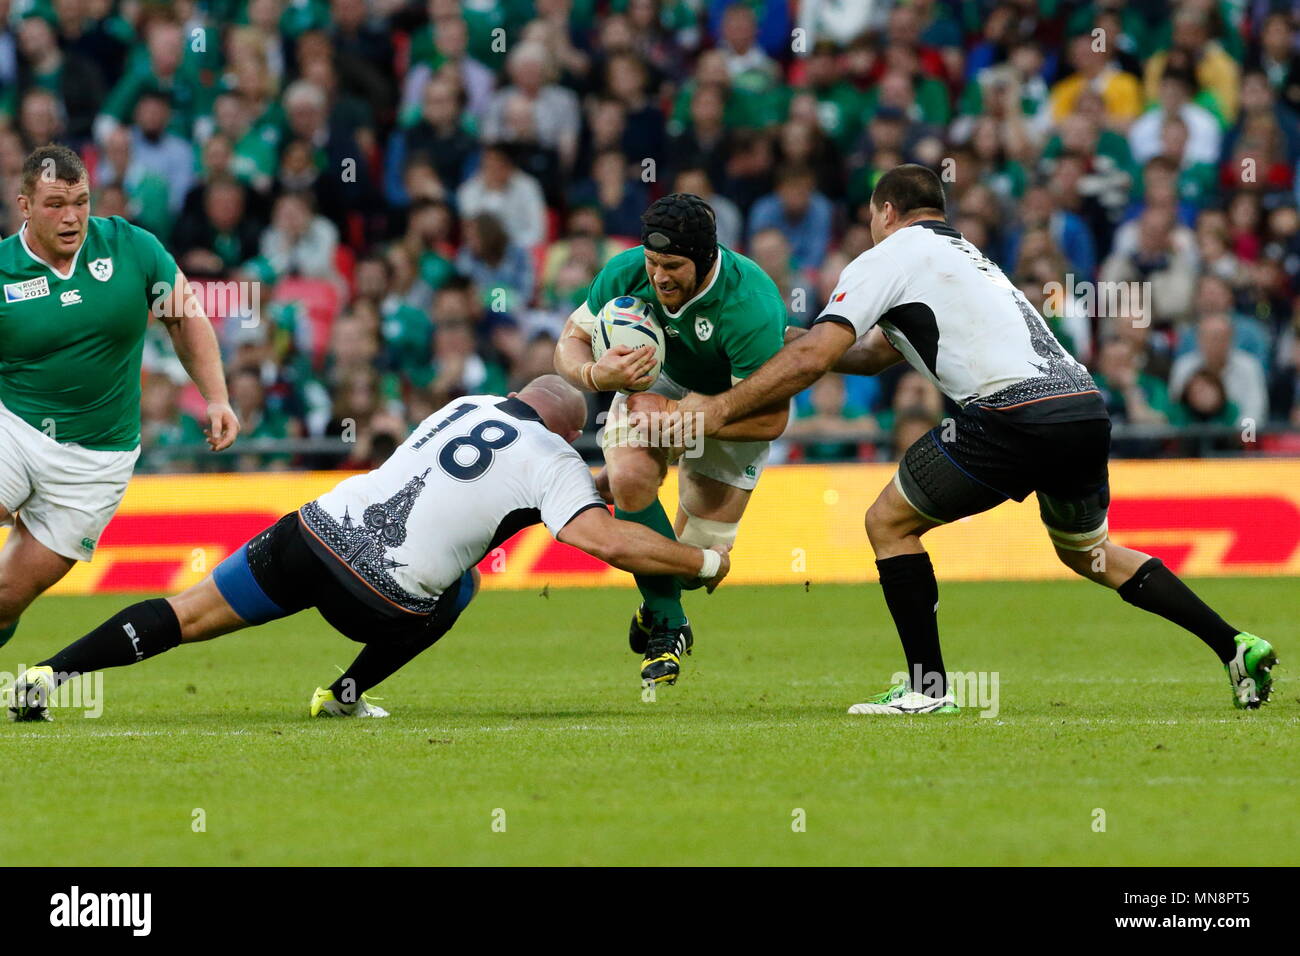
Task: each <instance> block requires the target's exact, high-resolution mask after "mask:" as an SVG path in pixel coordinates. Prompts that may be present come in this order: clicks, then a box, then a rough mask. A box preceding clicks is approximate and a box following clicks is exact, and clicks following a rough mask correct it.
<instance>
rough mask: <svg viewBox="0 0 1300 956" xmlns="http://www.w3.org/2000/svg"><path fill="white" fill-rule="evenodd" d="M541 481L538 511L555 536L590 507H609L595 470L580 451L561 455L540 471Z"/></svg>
mask: <svg viewBox="0 0 1300 956" xmlns="http://www.w3.org/2000/svg"><path fill="white" fill-rule="evenodd" d="M537 480H538V481H539V482H540V486H539V487H538V489H537V500H538V501H539V502H541V505H540V507H539V508H538V510H539V511H540V512H541V515H542V524H544V525H546V530H548V531H549V532H551V535H552V536H555V535H558V534H559V533H560V531H561V529H563V528H564V526H565V525H566V524H568V523H569V522H570V521H572V520H573V519H574V518H575V517H577V516H578V515H579V514H581V513H582V512H584V511H586V510H587V509H588V508H603V507H605V502H604V501H603V500H602V499H601V497H600V493H599V492H598V491H596V482H595V479H593V478H592V477H591V469H590V468H588V467H587V463H586V462H584V461H583V460H582V457H581V456H580V455H579V454H578V453H577V452H574V453H573V454H571V455H558V456H556V457H555V458H553V459H551V460H550V461H549V462H548V463H547V466H546V467H544V468H538V469H537Z"/></svg>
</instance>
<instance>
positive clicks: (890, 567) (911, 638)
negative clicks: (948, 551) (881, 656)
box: [876, 551, 948, 697]
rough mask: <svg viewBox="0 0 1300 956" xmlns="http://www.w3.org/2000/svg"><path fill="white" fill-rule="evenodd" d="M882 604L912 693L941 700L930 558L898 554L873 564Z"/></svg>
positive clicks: (943, 678) (943, 679)
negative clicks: (900, 648)
mask: <svg viewBox="0 0 1300 956" xmlns="http://www.w3.org/2000/svg"><path fill="white" fill-rule="evenodd" d="M876 568H877V569H878V570H879V571H880V588H881V590H883V591H884V592H885V604H887V605H888V606H889V613H890V614H891V615H893V618H894V626H895V627H896V628H898V637H899V639H900V640H901V641H902V642H903V653H904V654H905V655H907V671H908V678H909V680H910V681H911V683H912V690H914V691H918V692H919V693H922V694H927V695H928V696H930V697H942V696H943V695H944V694H945V693H946V692H947V689H948V676H947V673H946V672H945V671H944V669H943V652H942V651H940V650H939V621H938V618H937V617H936V616H935V612H936V610H937V609H938V604H939V583H938V582H937V581H936V580H935V579H934V566H933V565H932V564H930V556H929V555H928V554H926V553H925V552H924V551H922V552H921V553H920V554H900V555H896V556H894V557H892V558H885V559H884V560H883V561H877V562H876Z"/></svg>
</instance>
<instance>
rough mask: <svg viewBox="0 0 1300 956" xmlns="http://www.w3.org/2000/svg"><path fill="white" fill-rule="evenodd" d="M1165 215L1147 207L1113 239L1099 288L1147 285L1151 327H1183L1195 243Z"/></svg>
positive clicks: (1193, 269) (1188, 304)
mask: <svg viewBox="0 0 1300 956" xmlns="http://www.w3.org/2000/svg"><path fill="white" fill-rule="evenodd" d="M1174 215H1175V214H1174V212H1173V211H1172V210H1170V209H1161V208H1158V207H1155V206H1152V207H1149V208H1148V209H1147V210H1146V211H1145V212H1143V213H1142V215H1141V216H1140V217H1138V218H1137V219H1136V220H1134V221H1133V222H1132V223H1130V224H1129V225H1127V226H1125V227H1123V228H1122V229H1120V230H1119V231H1118V232H1117V233H1116V235H1115V248H1114V251H1113V252H1112V253H1111V254H1110V255H1109V256H1108V257H1107V258H1106V260H1105V262H1103V263H1102V265H1101V273H1100V278H1101V281H1103V282H1149V283H1151V285H1150V289H1151V293H1150V298H1151V302H1152V304H1153V306H1154V309H1155V312H1154V316H1153V320H1154V321H1155V322H1156V323H1157V324H1161V325H1163V324H1167V323H1179V322H1186V321H1189V320H1190V318H1191V314H1192V306H1193V304H1194V297H1195V292H1196V269H1197V257H1196V239H1195V237H1194V236H1193V234H1192V231H1191V230H1190V229H1188V228H1187V227H1186V226H1177V225H1176V224H1175V218H1174Z"/></svg>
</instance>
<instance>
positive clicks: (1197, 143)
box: [1128, 70, 1223, 163]
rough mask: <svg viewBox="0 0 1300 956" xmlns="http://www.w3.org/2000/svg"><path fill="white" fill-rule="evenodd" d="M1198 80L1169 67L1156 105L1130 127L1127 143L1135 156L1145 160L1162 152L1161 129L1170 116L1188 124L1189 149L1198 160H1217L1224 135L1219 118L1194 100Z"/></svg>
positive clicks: (1161, 82)
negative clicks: (1193, 95)
mask: <svg viewBox="0 0 1300 956" xmlns="http://www.w3.org/2000/svg"><path fill="white" fill-rule="evenodd" d="M1195 89H1196V81H1195V80H1194V79H1193V78H1192V77H1191V76H1190V75H1188V74H1186V73H1182V72H1179V71H1176V70H1166V71H1165V72H1164V74H1163V75H1162V76H1161V78H1160V80H1159V91H1158V95H1157V96H1156V97H1155V102H1156V104H1157V105H1156V108H1155V109H1153V110H1150V111H1148V112H1146V113H1144V114H1142V116H1140V117H1139V118H1138V119H1137V120H1135V121H1134V123H1133V125H1132V126H1131V127H1129V133H1128V142H1129V147H1130V148H1131V149H1132V150H1133V158H1134V159H1135V160H1137V161H1138V162H1139V163H1145V162H1146V161H1147V160H1148V159H1150V158H1151V157H1152V156H1155V155H1156V154H1157V153H1159V152H1160V128H1161V127H1162V126H1164V123H1165V120H1166V119H1167V118H1168V117H1170V116H1177V117H1178V118H1179V119H1181V120H1182V121H1183V122H1184V123H1185V124H1186V125H1187V150H1188V154H1189V156H1190V157H1191V158H1192V159H1193V160H1194V161H1195V162H1198V163H1217V162H1218V159H1219V146H1220V144H1221V143H1222V141H1223V134H1222V131H1221V129H1220V127H1219V121H1218V120H1216V119H1215V118H1214V114H1213V113H1211V112H1210V111H1209V110H1207V109H1206V108H1205V107H1204V106H1200V105H1198V104H1196V103H1193V102H1192V94H1193V92H1194V91H1195Z"/></svg>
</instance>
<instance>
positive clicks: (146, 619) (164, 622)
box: [39, 598, 181, 675]
mask: <svg viewBox="0 0 1300 956" xmlns="http://www.w3.org/2000/svg"><path fill="white" fill-rule="evenodd" d="M180 642H181V622H180V621H179V620H177V618H176V612H175V611H173V610H172V606H171V605H170V604H168V603H167V602H166V601H165V600H162V599H161V598H159V599H156V600H153V601H141V602H140V603H139V604H132V605H131V606H130V607H129V608H127V609H126V610H124V611H119V612H118V613H117V614H115V615H113V616H112V617H110V618H109V619H108V620H107V621H105V622H104V623H103V624H101V625H99V627H97V628H95V629H94V630H93V631H91V632H90V633H89V634H87V635H86V636H85V637H83V638H81V639H79V640H77V641H74V642H73V643H71V644H69V645H68V646H67V647H65V648H64V649H63V650H61V651H59V652H58V653H57V654H55V655H54V656H53V657H50V658H47V659H46V660H43V661H41V663H40V665H39V666H42V667H53V668H54V673H55V674H65V675H66V674H86V673H89V672H90V671H97V670H102V669H103V668H105V667H121V666H123V665H125V664H135V663H138V662H139V661H142V660H144V659H145V658H147V657H153V656H154V655H155V654H161V653H162V652H163V651H169V650H171V649H172V648H173V647H175V646H176V645H177V644H179V643H180Z"/></svg>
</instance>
